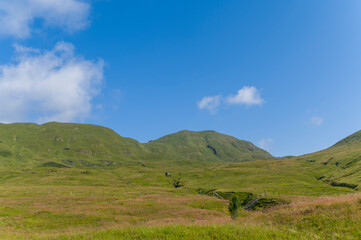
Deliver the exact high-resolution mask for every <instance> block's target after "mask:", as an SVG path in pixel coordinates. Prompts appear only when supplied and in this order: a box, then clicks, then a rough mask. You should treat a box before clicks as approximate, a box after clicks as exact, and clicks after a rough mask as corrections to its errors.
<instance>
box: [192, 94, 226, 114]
mask: <svg viewBox="0 0 361 240" xmlns="http://www.w3.org/2000/svg"><path fill="white" fill-rule="evenodd" d="M220 101H221V97H220V96H206V97H203V98H202V100H201V101H199V102H198V108H199V109H207V110H208V111H209V112H210V113H212V114H214V113H216V112H217V108H218V107H219V105H220Z"/></svg>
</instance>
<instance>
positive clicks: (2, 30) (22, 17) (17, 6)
mask: <svg viewBox="0 0 361 240" xmlns="http://www.w3.org/2000/svg"><path fill="white" fill-rule="evenodd" d="M89 10H90V5H89V4H88V3H85V2H84V1H81V0H61V1H59V0H1V1H0V35H5V36H13V37H17V38H27V37H29V36H30V35H31V32H32V29H31V26H32V25H33V23H34V21H35V20H41V21H42V22H43V24H42V25H43V27H60V28H62V29H64V30H66V31H68V32H74V31H78V30H81V29H84V28H85V27H86V26H87V25H88V15H89Z"/></svg>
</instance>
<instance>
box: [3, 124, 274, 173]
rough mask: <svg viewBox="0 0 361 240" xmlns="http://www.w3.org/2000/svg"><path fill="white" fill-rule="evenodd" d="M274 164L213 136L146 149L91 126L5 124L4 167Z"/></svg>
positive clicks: (171, 139)
mask: <svg viewBox="0 0 361 240" xmlns="http://www.w3.org/2000/svg"><path fill="white" fill-rule="evenodd" d="M269 158H272V156H271V155H270V154H269V153H267V152H266V151H264V150H262V149H259V148H257V147H256V146H254V145H253V144H252V143H250V142H246V141H241V140H238V139H236V138H233V137H230V136H227V135H223V134H220V133H216V132H213V131H205V132H190V131H182V132H179V133H175V134H171V135H168V136H165V137H162V138H160V139H158V140H155V141H153V142H150V143H146V144H141V143H139V142H137V141H136V140H133V139H131V138H124V137H121V136H119V135H118V134H117V133H115V132H114V131H113V130H111V129H108V128H105V127H101V126H96V125H89V124H75V123H56V122H51V123H46V124H43V125H37V124H33V123H15V124H0V161H1V163H2V166H12V165H15V166H18V167H21V166H28V167H31V166H39V165H42V166H48V167H73V166H75V167H76V166H88V167H92V166H108V167H109V166H113V165H118V164H120V163H124V162H128V160H129V161H133V162H135V161H140V160H142V162H148V163H149V162H154V161H158V160H166V161H170V162H172V161H173V162H174V160H175V161H179V162H184V163H187V162H188V161H187V160H189V161H192V162H195V163H197V161H204V162H214V161H218V162H230V161H232V162H235V161H241V160H255V159H269ZM163 162H164V161H163Z"/></svg>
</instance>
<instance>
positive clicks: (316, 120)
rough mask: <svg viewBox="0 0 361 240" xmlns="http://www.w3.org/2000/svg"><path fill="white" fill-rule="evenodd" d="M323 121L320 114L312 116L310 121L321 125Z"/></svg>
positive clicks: (315, 124) (314, 124)
mask: <svg viewBox="0 0 361 240" xmlns="http://www.w3.org/2000/svg"><path fill="white" fill-rule="evenodd" d="M323 121H324V119H323V118H322V117H318V116H314V117H311V119H310V123H311V124H312V125H313V126H320V125H321V124H322V123H323Z"/></svg>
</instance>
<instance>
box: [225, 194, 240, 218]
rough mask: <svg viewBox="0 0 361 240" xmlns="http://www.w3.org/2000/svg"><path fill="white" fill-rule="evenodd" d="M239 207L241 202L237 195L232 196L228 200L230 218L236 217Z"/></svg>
mask: <svg viewBox="0 0 361 240" xmlns="http://www.w3.org/2000/svg"><path fill="white" fill-rule="evenodd" d="M240 207H241V203H240V201H239V199H238V197H237V196H233V197H232V199H231V201H230V202H229V206H228V210H229V213H230V214H231V218H232V219H236V218H237V217H238V210H239V208H240Z"/></svg>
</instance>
